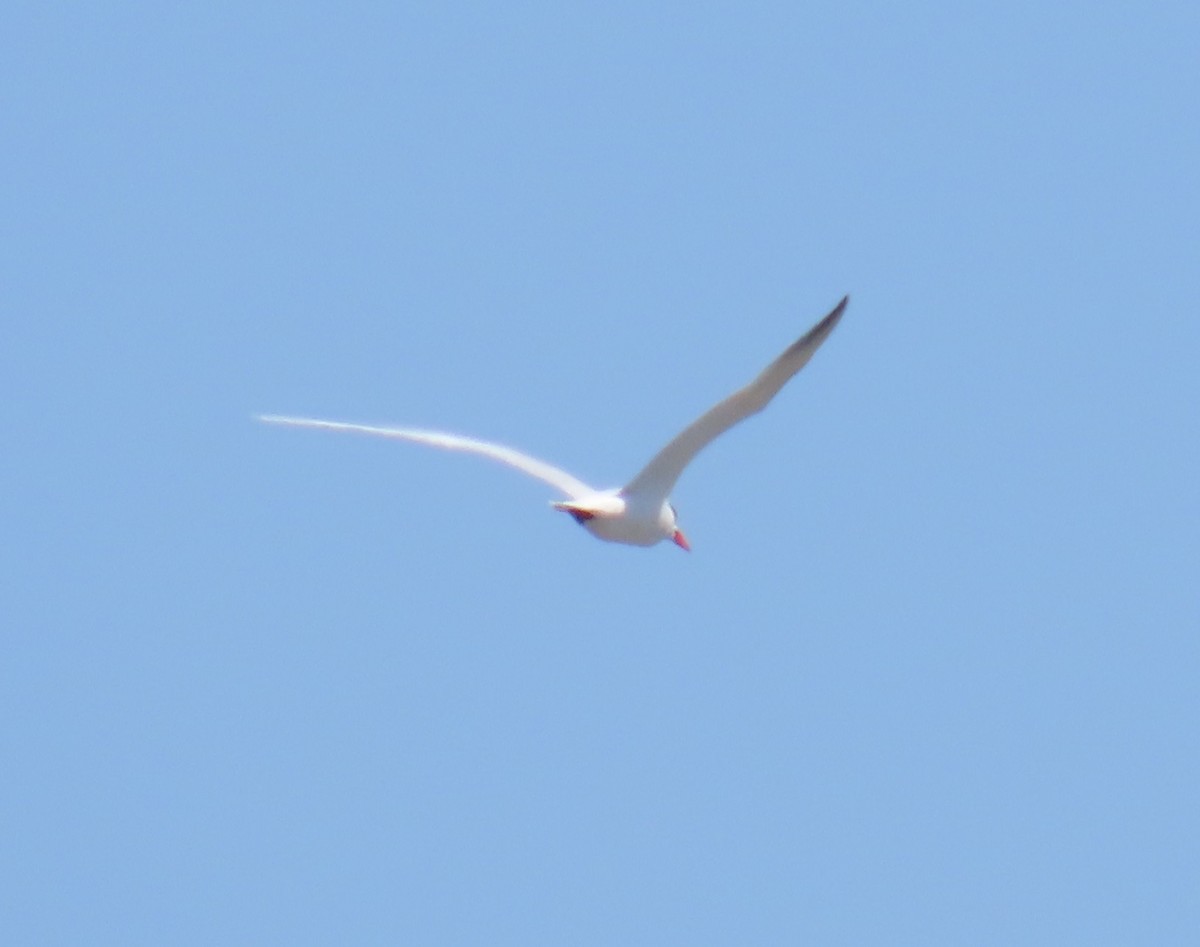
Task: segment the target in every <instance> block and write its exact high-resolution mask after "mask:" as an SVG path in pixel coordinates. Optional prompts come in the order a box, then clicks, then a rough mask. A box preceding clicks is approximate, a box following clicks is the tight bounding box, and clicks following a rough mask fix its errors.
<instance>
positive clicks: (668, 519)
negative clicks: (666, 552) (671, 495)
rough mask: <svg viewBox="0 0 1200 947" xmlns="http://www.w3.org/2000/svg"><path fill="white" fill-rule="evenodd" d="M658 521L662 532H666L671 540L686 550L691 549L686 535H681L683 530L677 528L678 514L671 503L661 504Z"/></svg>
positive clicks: (689, 550)
mask: <svg viewBox="0 0 1200 947" xmlns="http://www.w3.org/2000/svg"><path fill="white" fill-rule="evenodd" d="M659 522H660V523H661V524H662V527H663V532H664V533H666V534H667V536H668V537H669V538H670V540H671V542H673V543H674V544H675V545H676V546H678V547H679V548H680V549H683V550H685V551H686V552H691V551H692V547H691V545H690V544H689V543H688V541H687V537H686V536H684V535H683V530H681V529H680V528H679V514H678V513H677V512H676V511H675V507H674V506H673V505H672V504H670V503H664V504H663V508H662V515H661V516H660V518H659Z"/></svg>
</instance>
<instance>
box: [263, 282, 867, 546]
mask: <svg viewBox="0 0 1200 947" xmlns="http://www.w3.org/2000/svg"><path fill="white" fill-rule="evenodd" d="M849 301H850V297H849V296H846V297H844V298H843V299H842V301H841V302H839V303H838V304H837V305H836V306H834V307H833V311H832V312H830V313H829V315H827V316H826V317H825V318H824V319H822V320H821V321H820V322H818V323H817V324H816V325H815V326H813V327H812V328H811V329H809V330H808V332H806V333H805V334H804V335H803V336H801V337H800V338H799V339H797V340H796V341H795V342H793V343H792V344H791V345H790V346H788V348H787V349H786V350H785V351H784V352H783V354H782V355H780V356H779V357H778V358H777V359H775V361H773V362H772V363H771V364H770V365H768V366H767V367H766V368H764V369H763V370H762V372H761V373H759V375H758V377H757V378H755V379H754V380H753V381H752V382H750V384H748V385H746V387H745V388H742V389H740V390H739V391H735V392H734V393H733V394H732V395H730V396H729V397H728V398H726V399H725V400H724V401H722V402H720V403H719V404H716V405H714V406H713V407H711V408H709V409H708V411H706V412H705V413H704V414H702V415H701V416H700V417H699V418H697V419H696V420H695V421H693V422H692V423H691V424H689V425H688V426H687V427H685V428H684V429H683V430H682V431H680V432H679V433H678V434H676V435H675V437H674V439H672V440H671V441H670V442H669V443H668V444H667V445H666V446H665V447H664V448H663V449H662V450H660V451H659V452H658V453H657V454H655V455H654V457H653V458H652V459H651V461H650V463H648V464H646V466H645V467H643V468H642V470H641V472H640V473H639V474H638V475H637V476H636V477H634V478H633V479H632V480H631V481H629V483H627V484H626V485H625V486H623V487H616V488H614V489H611V490H597V489H595V488H594V487H590V486H588V485H587V484H586V483H584V482H583V481H582V480H578V479H576V478H575V477H573V476H571V474H569V473H567V472H566V471H563V470H559V469H558V468H557V467H554V466H552V465H550V464H548V463H546V462H545V461H541V460H538V459H536V458H534V457H530V456H529V455H528V454H523V453H521V452H520V451H517V450H514V449H513V448H511V447H504V446H503V445H501V444H492V443H490V442H488V441H480V440H476V439H475V438H471V437H462V436H460V435H458V434H445V433H442V432H439V431H423V430H415V429H413V428H401V427H376V426H373V425H369V424H349V423H346V422H343V421H321V420H317V419H316V418H296V417H285V416H283V415H278V414H260V415H259V416H258V419H259V420H260V421H263V422H265V423H267V424H281V425H285V426H288V427H310V428H321V429H324V430H328V431H350V432H352V433H358V434H371V435H374V436H376V437H390V438H394V439H396V440H401V441H415V442H417V443H418V444H428V445H430V446H431V447H440V448H443V449H444V450H454V451H465V452H467V453H471V454H482V455H483V456H484V457H490V458H491V459H492V460H497V461H500V463H503V464H508V465H509V466H511V467H515V468H517V470H520V471H523V472H524V473H526V474H528V475H529V476H531V477H536V478H537V479H538V480H541V481H542V482H544V483H547V484H549V485H550V486H552V487H554V488H555V489H556V490H558V491H559V492H560V493H562V494H563V495H564V496H565V497H566V499H565V500H558V501H555V502H554V503H552V504H551V505H552V506H553V507H554V508H555V509H556V510H562V511H563V512H564V513H569V514H570V515H571V516H572V517H574V519H575V521H576V522H577V523H579V524H580V525H581V526H583V527H584V529H586V530H587V531H588V532H589V533H591V534H592V535H593V536H595V537H597V538H598V539H604V540H607V541H608V542H614V543H627V544H629V545H632V546H653V545H654V544H656V543H658V542H661V541H662V540H664V539H670V540H671V541H672V542H674V543H675V545H677V546H679V547H681V548H683V549H686V550H690V549H691V546H690V545H689V544H688V541H687V537H685V536H684V535H683V530H681V529H680V528H679V521H678V516H677V515H676V513H675V507H674V506H672V505H671V501H670V495H671V490H672V489H673V488H674V487H675V481H677V480H678V479H679V475H680V474H682V473H683V470H684V468H685V467H687V465H688V464H690V463H691V462H692V458H694V457H695V456H696V455H697V454H698V453H700V451H701V450H703V449H704V448H705V447H706V446H708V444H709V443H710V442H712V441H713V440H714V439H715V438H717V437H718V436H720V435H721V434H724V433H725V432H726V431H728V430H729V429H730V428H731V427H733V426H734V425H735V424H737V423H738V422H739V421H742V420H744V419H745V418H748V417H749V416H750V415H752V414H757V413H758V412H759V411H761V410H762V409H763V408H765V407H766V406H767V404H768V403H769V402H770V401H771V399H772V398H774V397H775V395H776V394H778V393H779V389H781V388H782V387H783V386H784V385H785V384H787V383H788V381H790V380H791V378H792V376H793V375H795V374H796V373H797V372H798V371H800V369H802V368H803V367H804V366H805V365H807V364H808V360H809V359H810V358H812V355H813V353H814V352H815V351H816V350H817V349H818V348H820V346H821V343H822V342H824V341H825V340H826V339H827V338H828V337H829V333H831V332H832V331H833V329H834V327H835V326H836V325H837V324H838V320H840V319H841V318H842V313H843V312H844V311H845V309H846V304H847V303H848V302H849Z"/></svg>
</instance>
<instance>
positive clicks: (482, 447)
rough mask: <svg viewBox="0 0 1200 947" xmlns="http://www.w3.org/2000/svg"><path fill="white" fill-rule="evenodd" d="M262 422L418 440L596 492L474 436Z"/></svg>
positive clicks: (273, 418) (268, 418)
mask: <svg viewBox="0 0 1200 947" xmlns="http://www.w3.org/2000/svg"><path fill="white" fill-rule="evenodd" d="M258 420H260V421H263V422H265V423H266V424H282V425H285V426H287V427H313V428H320V429H323V430H326V431H349V432H351V433H354V434H371V435H374V436H375V437H390V438H393V439H395V440H398V441H415V442H416V443H418V444H428V445H430V446H431V447H440V448H442V449H443V450H457V451H464V452H465V453H468V454H482V455H483V456H484V457H490V458H491V459H492V460H498V461H500V463H502V464H508V466H510V467H515V468H517V470H520V471H522V472H524V473H527V474H529V476H531V477H536V478H537V479H538V480H541V481H542V482H543V483H548V484H549V485H550V486H552V487H554V489H556V490H558V491H559V492H560V493H564V494H566V495H567V496H568V497H569V498H570V499H572V500H576V499H579V498H580V497H584V496H587V495H588V494H591V493H595V492H596V491H595V490H593V489H592V488H591V487H589V486H588V485H587V484H586V483H584V482H583V481H581V480H576V479H575V478H574V477H572V476H571V475H570V474H569V473H567V472H565V471H563V470H559V469H558V468H557V467H554V466H552V465H550V464H547V463H545V462H544V461H541V460H538V459H537V458H535V457H530V456H528V455H526V454H522V453H521V452H520V451H516V450H513V449H512V448H511V447H504V446H503V445H501V444H491V443H488V442H487V441H477V440H475V439H474V438H471V437H460V436H459V435H457V434H444V433H442V432H440V431H418V430H413V429H412V428H403V427H375V426H373V425H370V424H347V423H346V422H343V421H319V420H317V419H315V418H290V417H284V416H282V415H278V414H260V415H258Z"/></svg>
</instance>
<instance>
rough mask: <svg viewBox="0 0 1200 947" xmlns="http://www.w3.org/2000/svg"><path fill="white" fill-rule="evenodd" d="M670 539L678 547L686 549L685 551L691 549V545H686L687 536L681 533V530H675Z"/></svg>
mask: <svg viewBox="0 0 1200 947" xmlns="http://www.w3.org/2000/svg"><path fill="white" fill-rule="evenodd" d="M671 540H672V541H673V542H674V543H675V545H676V546H678V547H679V548H680V549H683V550H686V551H687V552H691V551H692V547H691V546H689V545H688V541H687V537H686V536H684V535H683V530H681V529H677V530H675V535H674V536H672V537H671Z"/></svg>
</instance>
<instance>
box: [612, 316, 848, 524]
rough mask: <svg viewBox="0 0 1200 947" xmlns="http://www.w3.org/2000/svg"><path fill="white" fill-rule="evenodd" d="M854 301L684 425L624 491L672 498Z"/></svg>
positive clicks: (776, 389) (801, 364)
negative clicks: (696, 461)
mask: <svg viewBox="0 0 1200 947" xmlns="http://www.w3.org/2000/svg"><path fill="white" fill-rule="evenodd" d="M849 301H850V297H849V296H846V297H844V298H843V299H842V301H841V302H840V303H838V304H837V305H836V306H834V308H833V311H832V312H831V313H829V315H827V316H826V317H825V318H824V319H822V320H821V321H820V322H818V323H817V324H816V325H815V326H813V327H812V328H811V329H809V330H808V332H807V333H805V335H804V336H803V337H802V338H800V339H798V340H797V341H796V342H794V343H793V344H792V345H791V346H789V347H788V349H787V351H786V352H784V353H783V354H782V355H780V356H779V358H777V359H775V361H773V362H772V363H771V364H770V365H768V366H767V367H766V368H765V369H763V371H762V373H761V374H759V376H758V377H757V378H755V379H754V381H752V382H750V384H748V385H747V386H746V387H745V388H743V389H741V390H740V391H737V392H734V393H733V394H732V395H730V396H729V397H728V398H726V399H725V400H724V401H722V402H721V403H720V404H717V405H714V406H713V407H712V408H709V410H708V411H706V412H705V413H704V414H703V415H701V416H700V417H699V418H697V419H696V420H695V421H693V422H692V423H691V424H690V425H688V426H687V427H686V428H684V429H683V430H682V431H681V432H680V433H679V434H677V435H676V436H675V439H674V440H672V441H671V442H670V443H669V444H667V446H666V447H664V448H663V449H662V450H660V451H659V452H658V453H657V454H656V455H655V456H654V459H653V460H651V461H650V463H648V464H647V465H646V466H645V468H644V469H643V470H642V472H641V473H639V474H638V475H637V476H636V477H634V478H633V480H631V481H630V482H629V484H628V486H626V487H625V489H624V490H623V491H622V492H623V493H625V494H626V495H629V494H639V495H641V496H644V497H647V498H648V499H651V500H657V501H658V502H659V503H661V502H662V501H664V500H666V499H667V497H668V496H669V495H670V493H671V490H672V489H673V488H674V486H675V481H676V480H678V479H679V475H680V474H681V473H683V469H684V468H685V467H686V466H687V465H688V464H690V463H691V462H692V458H693V457H695V456H696V455H697V454H698V453H700V451H701V450H703V449H704V448H705V447H706V446H708V444H709V442H710V441H712V440H713V439H714V438H716V437H719V436H720V435H721V434H724V433H725V432H726V431H728V430H729V429H730V428H731V427H733V426H734V425H735V424H737V423H738V422H739V421H741V420H743V419H744V418H747V417H749V416H750V415H752V414H755V413H757V412H759V411H761V410H762V409H763V408H765V407H766V406H767V404H768V402H770V400H771V399H772V398H774V397H775V395H776V394H777V393H778V392H779V389H780V388H782V387H783V386H784V385H786V384H787V383H788V381H789V380H790V379H791V378H792V376H793V375H795V374H796V373H797V372H798V371H800V369H802V368H803V367H804V366H805V365H807V364H808V360H809V359H810V358H812V355H813V352H815V351H816V350H817V349H818V348H820V347H821V343H822V342H824V341H825V339H826V338H828V337H829V333H830V332H832V331H833V329H834V326H836V325H837V324H838V320H839V319H841V318H842V313H843V312H844V311H845V309H846V303H848V302H849Z"/></svg>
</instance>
